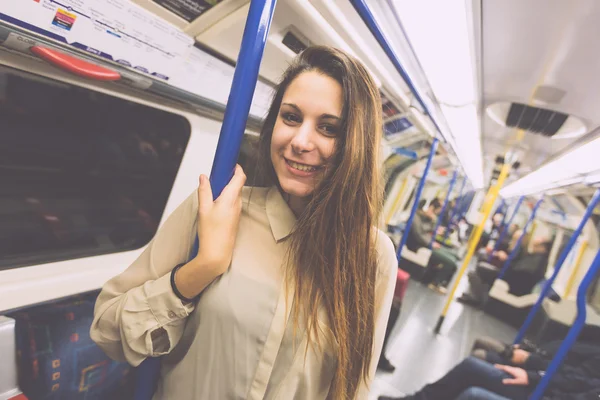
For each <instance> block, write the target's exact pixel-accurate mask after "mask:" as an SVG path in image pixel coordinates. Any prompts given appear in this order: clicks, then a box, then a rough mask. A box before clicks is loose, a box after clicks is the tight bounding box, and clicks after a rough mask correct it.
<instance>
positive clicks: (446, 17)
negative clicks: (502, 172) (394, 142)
mask: <svg viewBox="0 0 600 400" xmlns="http://www.w3.org/2000/svg"><path fill="white" fill-rule="evenodd" d="M393 6H394V12H395V13H396V15H397V16H398V19H400V21H401V23H402V27H403V28H404V31H405V32H406V36H407V38H408V40H409V41H410V43H411V45H412V47H413V49H414V51H415V54H416V56H417V58H418V60H419V63H420V64H421V67H422V69H423V72H424V73H425V75H426V77H427V80H428V82H429V85H430V86H431V89H432V90H433V93H434V94H435V97H436V99H437V101H438V102H439V104H440V109H441V111H442V113H443V115H444V117H445V120H446V122H447V127H448V130H449V132H441V133H442V135H443V136H444V138H445V139H446V140H447V141H448V143H449V144H450V145H451V146H452V148H453V149H454V152H455V153H456V154H457V156H458V158H459V160H460V162H461V164H462V166H463V169H464V171H465V174H466V175H467V177H468V178H469V180H470V181H471V183H472V184H473V186H474V187H475V188H476V189H479V188H482V187H483V186H484V179H483V159H482V152H481V133H480V129H479V117H478V115H477V102H478V95H477V88H476V81H477V79H476V71H475V62H474V60H475V55H474V49H473V46H472V43H471V40H472V39H473V32H472V29H471V28H470V26H471V21H470V19H469V18H468V16H469V15H470V9H468V7H467V0H419V1H415V0H393ZM432 27H435V31H436V32H439V34H433V31H432ZM430 111H433V110H430ZM438 125H442V124H438ZM441 129H443V128H442V127H441Z"/></svg>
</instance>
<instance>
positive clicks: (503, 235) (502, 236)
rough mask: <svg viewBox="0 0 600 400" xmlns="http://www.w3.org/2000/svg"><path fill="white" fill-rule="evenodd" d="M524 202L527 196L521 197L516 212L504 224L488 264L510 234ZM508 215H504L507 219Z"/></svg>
mask: <svg viewBox="0 0 600 400" xmlns="http://www.w3.org/2000/svg"><path fill="white" fill-rule="evenodd" d="M523 200H525V196H521V197H519V200H518V201H517V204H516V205H515V210H514V211H513V213H512V215H511V216H510V218H509V219H508V222H506V223H504V222H503V226H502V230H501V231H500V235H499V236H498V240H497V241H496V244H495V245H494V249H493V250H492V252H491V253H490V255H489V256H488V262H490V261H491V259H492V255H493V254H494V252H495V251H496V250H498V247H499V246H500V244H501V243H502V241H503V240H504V237H506V234H507V233H508V229H509V228H510V227H511V225H512V223H513V220H514V219H515V217H516V216H517V214H518V213H519V208H521V204H523ZM506 214H508V207H507V208H506ZM506 214H505V215H504V217H505V218H506Z"/></svg>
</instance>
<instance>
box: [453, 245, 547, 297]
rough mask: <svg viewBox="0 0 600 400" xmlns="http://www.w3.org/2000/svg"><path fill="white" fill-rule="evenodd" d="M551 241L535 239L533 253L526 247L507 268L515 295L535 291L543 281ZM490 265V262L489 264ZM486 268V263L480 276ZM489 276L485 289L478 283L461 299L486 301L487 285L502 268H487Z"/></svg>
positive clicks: (507, 277) (512, 292)
mask: <svg viewBox="0 0 600 400" xmlns="http://www.w3.org/2000/svg"><path fill="white" fill-rule="evenodd" d="M550 248H551V242H550V241H549V240H548V239H546V238H537V239H535V240H534V241H533V248H532V251H531V253H528V252H527V251H526V250H525V249H524V248H523V249H522V250H521V251H520V252H519V254H518V255H517V256H516V257H515V258H514V259H513V261H512V263H511V265H510V266H509V268H508V269H507V270H506V272H505V274H504V277H502V280H504V281H505V282H506V283H508V286H509V288H510V290H509V293H510V294H513V295H515V296H524V295H526V294H529V293H531V292H532V291H533V288H534V287H535V285H536V284H537V283H538V282H539V281H541V280H542V279H543V278H544V276H545V275H546V268H547V267H548V256H549V254H550ZM488 265H489V264H488ZM483 269H485V265H484V266H483V267H482V268H481V270H480V272H479V274H478V275H479V276H482V270H483ZM487 269H488V271H487V272H486V273H487V275H488V276H487V277H486V278H485V279H486V281H484V282H483V283H484V287H486V288H485V290H482V289H479V290H477V289H475V290H473V288H475V287H476V285H474V286H472V289H471V293H466V294H464V295H463V296H462V297H460V298H459V301H461V302H463V303H466V304H470V305H475V306H480V305H481V304H482V302H483V301H485V296H486V295H487V290H488V289H487V287H489V286H491V285H492V284H493V282H494V280H495V279H496V278H497V277H498V274H499V273H500V269H497V270H495V271H494V270H491V269H489V268H487ZM475 281H476V277H473V282H475Z"/></svg>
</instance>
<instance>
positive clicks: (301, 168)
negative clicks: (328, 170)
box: [288, 161, 316, 172]
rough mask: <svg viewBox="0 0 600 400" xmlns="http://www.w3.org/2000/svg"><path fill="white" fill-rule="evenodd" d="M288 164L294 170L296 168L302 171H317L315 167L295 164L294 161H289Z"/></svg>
mask: <svg viewBox="0 0 600 400" xmlns="http://www.w3.org/2000/svg"><path fill="white" fill-rule="evenodd" d="M288 163H289V164H290V166H291V167H292V168H296V169H298V170H300V171H305V172H312V171H315V170H316V168H315V167H311V166H310V165H304V164H298V163H295V162H293V161H288Z"/></svg>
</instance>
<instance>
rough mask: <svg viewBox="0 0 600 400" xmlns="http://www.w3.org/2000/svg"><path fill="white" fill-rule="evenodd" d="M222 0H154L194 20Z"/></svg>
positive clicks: (184, 17)
mask: <svg viewBox="0 0 600 400" xmlns="http://www.w3.org/2000/svg"><path fill="white" fill-rule="evenodd" d="M221 1H222V0H154V2H155V3H158V4H160V5H161V6H163V7H164V8H166V9H167V10H169V11H171V12H172V13H174V14H176V15H178V16H180V17H181V18H183V19H185V20H186V21H188V22H189V21H193V20H195V19H196V18H198V17H199V16H200V15H202V14H203V13H204V12H206V11H208V10H210V9H211V8H212V7H213V6H214V5H216V4H217V3H220V2H221Z"/></svg>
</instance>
